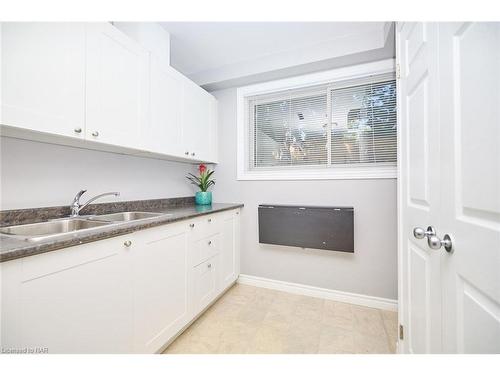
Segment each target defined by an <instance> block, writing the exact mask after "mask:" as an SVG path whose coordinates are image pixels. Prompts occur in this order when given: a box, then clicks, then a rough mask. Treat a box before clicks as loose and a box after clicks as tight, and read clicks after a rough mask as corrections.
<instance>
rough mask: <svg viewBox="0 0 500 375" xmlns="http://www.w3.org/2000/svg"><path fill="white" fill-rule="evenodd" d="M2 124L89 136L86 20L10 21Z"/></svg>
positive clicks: (4, 35) (5, 36)
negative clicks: (86, 94) (86, 125)
mask: <svg viewBox="0 0 500 375" xmlns="http://www.w3.org/2000/svg"><path fill="white" fill-rule="evenodd" d="M1 27H2V38H1V39H2V40H1V48H2V53H1V56H2V61H1V67H2V71H1V76H2V79H1V92H2V95H1V99H2V102H1V106H2V108H1V111H0V112H1V113H2V118H1V123H2V124H4V125H10V126H15V127H19V128H24V129H30V130H35V131H41V132H48V133H52V134H59V135H64V136H72V137H78V138H84V136H85V123H84V121H85V25H84V24H83V23H60V22H4V23H2V24H1Z"/></svg>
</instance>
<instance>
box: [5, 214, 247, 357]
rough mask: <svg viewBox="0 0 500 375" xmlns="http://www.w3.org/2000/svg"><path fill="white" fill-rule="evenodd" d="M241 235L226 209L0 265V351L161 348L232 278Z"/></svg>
mask: <svg viewBox="0 0 500 375" xmlns="http://www.w3.org/2000/svg"><path fill="white" fill-rule="evenodd" d="M193 224H194V225H193ZM238 232H239V210H231V211H226V212H221V213H216V214H212V215H206V216H203V217H200V218H196V219H194V220H186V221H180V222H178V223H172V224H166V225H163V226H159V227H154V228H150V229H146V230H142V231H138V232H135V233H131V234H128V235H124V236H119V237H115V238H110V239H105V240H101V241H96V242H92V243H89V244H84V245H80V246H74V247H69V248H67V249H62V250H58V251H53V252H49V253H46V254H39V255H34V256H30V257H25V258H21V259H18V260H12V261H8V262H4V263H1V264H0V271H1V272H0V275H1V293H2V299H1V343H2V348H5V349H9V348H10V349H15V348H18V349H19V348H30V349H31V348H32V349H34V350H37V349H38V348H39V349H43V348H47V350H48V352H49V353H155V352H158V351H160V350H161V349H162V348H163V347H164V346H165V345H166V344H167V343H168V342H169V341H171V340H172V339H173V337H174V336H175V335H176V334H177V333H178V332H180V331H181V330H182V329H183V328H184V327H185V326H186V325H187V324H188V323H189V322H190V321H191V320H192V319H193V318H195V317H196V316H197V315H198V314H199V313H200V312H201V311H203V310H204V309H205V308H206V307H207V306H208V305H209V304H210V303H211V302H213V301H214V300H215V299H216V298H217V297H218V296H219V295H220V294H221V292H222V291H223V290H225V289H226V288H227V287H229V286H230V285H231V284H232V283H233V282H234V281H235V280H236V278H237V277H238V273H239V244H238V241H239V233H238ZM210 241H213V242H211V243H210V244H209V242H210Z"/></svg>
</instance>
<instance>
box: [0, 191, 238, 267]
mask: <svg viewBox="0 0 500 375" xmlns="http://www.w3.org/2000/svg"><path fill="white" fill-rule="evenodd" d="M239 207H243V204H238V203H213V204H212V205H210V206H196V205H195V204H194V198H193V197H187V198H172V199H154V200H144V201H129V202H114V203H103V204H94V205H89V207H88V209H86V210H87V211H88V212H87V211H86V212H84V213H82V216H84V215H89V214H92V215H98V214H106V213H115V212H124V211H150V212H161V213H168V214H170V215H168V216H159V217H155V218H151V219H146V220H138V221H129V222H123V223H113V224H110V225H106V226H102V227H99V228H96V229H95V230H92V231H90V232H83V233H78V232H74V234H73V235H72V236H71V237H69V236H65V237H61V238H50V239H46V240H44V241H37V242H30V241H26V240H24V239H22V238H15V237H11V236H7V235H1V234H0V262H6V261H8V260H13V259H18V258H23V257H27V256H31V255H37V254H42V253H46V252H49V251H54V250H59V249H63V248H66V247H69V246H76V245H81V244H84V243H89V242H94V241H99V240H102V239H105V238H110V237H116V236H121V235H123V234H127V233H132V232H136V231H138V230H141V229H146V228H152V227H156V226H159V225H164V224H168V223H173V222H176V221H180V220H186V219H189V218H194V217H198V216H203V215H208V214H212V213H216V212H221V211H227V210H231V209H235V208H239ZM68 210H69V209H68V208H67V207H66V206H64V207H62V206H61V207H48V208H39V209H23V210H9V211H0V226H7V225H15V224H28V223H35V222H41V221H46V220H49V219H57V218H63V217H68V216H69V211H68Z"/></svg>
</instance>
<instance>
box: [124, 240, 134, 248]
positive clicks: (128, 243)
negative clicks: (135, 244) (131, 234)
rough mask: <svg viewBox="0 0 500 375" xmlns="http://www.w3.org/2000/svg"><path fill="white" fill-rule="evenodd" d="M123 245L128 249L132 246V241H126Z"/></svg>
mask: <svg viewBox="0 0 500 375" xmlns="http://www.w3.org/2000/svg"><path fill="white" fill-rule="evenodd" d="M123 245H125V246H126V247H130V246H131V245H132V241H129V240H127V241H125V242H124V243H123Z"/></svg>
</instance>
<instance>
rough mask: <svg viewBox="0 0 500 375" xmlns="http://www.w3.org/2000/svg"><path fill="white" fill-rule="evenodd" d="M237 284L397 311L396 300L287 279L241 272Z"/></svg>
mask: <svg viewBox="0 0 500 375" xmlns="http://www.w3.org/2000/svg"><path fill="white" fill-rule="evenodd" d="M238 283H239V284H245V285H252V286H256V287H260V288H267V289H274V290H279V291H282V292H287V293H293V294H300V295H303V296H309V297H316V298H323V299H329V300H333V301H339V302H345V303H350V304H353V305H360V306H366V307H371V308H375V309H382V310H390V311H398V301H397V300H394V299H389V298H382V297H375V296H367V295H364V294H357V293H349V292H341V291H339V290H333V289H326V288H319V287H315V286H310V285H304V284H296V283H290V282H287V281H280V280H273V279H267V278H264V277H258V276H251V275H244V274H241V275H240V276H239V278H238Z"/></svg>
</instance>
